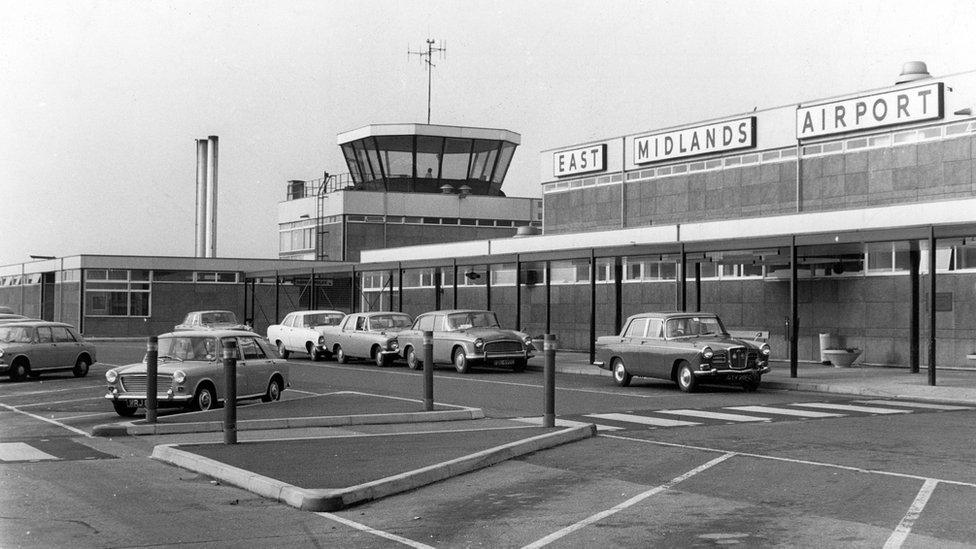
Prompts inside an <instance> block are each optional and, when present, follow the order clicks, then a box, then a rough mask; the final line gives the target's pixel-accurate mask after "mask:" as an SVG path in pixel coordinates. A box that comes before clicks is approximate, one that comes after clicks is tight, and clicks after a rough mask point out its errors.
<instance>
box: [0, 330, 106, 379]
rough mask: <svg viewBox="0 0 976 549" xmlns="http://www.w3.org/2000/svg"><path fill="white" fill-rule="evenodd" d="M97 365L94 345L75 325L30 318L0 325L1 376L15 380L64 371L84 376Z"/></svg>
mask: <svg viewBox="0 0 976 549" xmlns="http://www.w3.org/2000/svg"><path fill="white" fill-rule="evenodd" d="M94 363H95V346H94V345H92V344H91V343H90V342H88V341H85V338H83V337H82V336H81V334H79V333H78V331H77V330H75V328H74V326H71V325H68V324H64V323H61V322H47V321H44V320H30V319H28V320H16V321H12V322H6V323H3V324H0V374H4V373H6V374H8V375H9V376H10V379H12V380H13V381H20V380H22V379H24V378H25V377H27V376H30V377H38V376H40V375H41V374H42V373H43V372H55V371H61V370H71V372H72V373H73V374H74V376H75V377H84V376H86V375H88V369H89V368H90V367H91V365H92V364H94Z"/></svg>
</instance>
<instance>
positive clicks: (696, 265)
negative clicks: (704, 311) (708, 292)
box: [695, 260, 701, 313]
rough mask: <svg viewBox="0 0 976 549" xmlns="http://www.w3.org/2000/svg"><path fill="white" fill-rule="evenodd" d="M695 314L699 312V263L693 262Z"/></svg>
mask: <svg viewBox="0 0 976 549" xmlns="http://www.w3.org/2000/svg"><path fill="white" fill-rule="evenodd" d="M695 312H696V313H698V312H701V261H700V260H699V261H695Z"/></svg>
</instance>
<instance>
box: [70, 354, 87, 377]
mask: <svg viewBox="0 0 976 549" xmlns="http://www.w3.org/2000/svg"><path fill="white" fill-rule="evenodd" d="M89 368H91V362H89V361H88V359H87V358H85V357H80V358H78V361H77V362H75V367H74V368H73V369H72V370H71V373H72V374H74V376H75V377H85V376H87V375H88V369H89Z"/></svg>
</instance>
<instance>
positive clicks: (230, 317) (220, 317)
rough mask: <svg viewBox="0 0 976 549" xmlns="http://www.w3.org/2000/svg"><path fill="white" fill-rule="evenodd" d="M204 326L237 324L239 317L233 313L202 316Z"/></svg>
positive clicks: (201, 320)
mask: <svg viewBox="0 0 976 549" xmlns="http://www.w3.org/2000/svg"><path fill="white" fill-rule="evenodd" d="M200 322H202V323H203V324H218V323H221V324H225V323H226V324H237V316H235V315H234V313H232V312H229V311H227V312H217V313H204V314H202V315H200Z"/></svg>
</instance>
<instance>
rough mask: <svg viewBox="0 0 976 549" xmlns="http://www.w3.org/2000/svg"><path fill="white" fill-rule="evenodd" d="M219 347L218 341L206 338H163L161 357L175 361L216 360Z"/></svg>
mask: <svg viewBox="0 0 976 549" xmlns="http://www.w3.org/2000/svg"><path fill="white" fill-rule="evenodd" d="M218 352H219V347H218V345H217V339H216V338H213V337H206V336H195V337H161V338H159V357H160V358H161V359H165V358H171V359H175V360H203V361H210V360H216V359H217V354H218Z"/></svg>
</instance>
